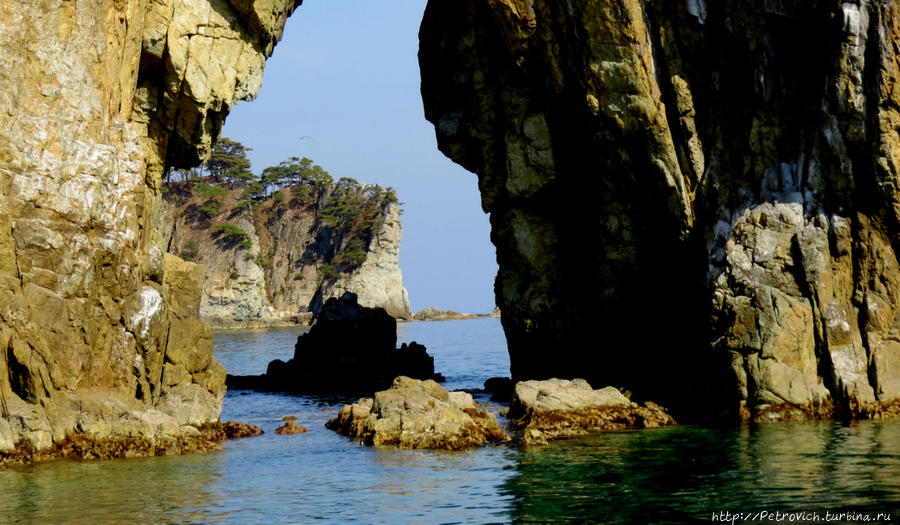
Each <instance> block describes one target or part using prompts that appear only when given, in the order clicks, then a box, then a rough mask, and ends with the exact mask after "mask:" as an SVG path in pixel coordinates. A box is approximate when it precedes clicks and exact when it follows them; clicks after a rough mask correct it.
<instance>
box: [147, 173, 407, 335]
mask: <svg viewBox="0 0 900 525" xmlns="http://www.w3.org/2000/svg"><path fill="white" fill-rule="evenodd" d="M183 188H184V186H183V185H170V186H169V187H168V191H167V192H166V194H165V196H164V198H163V206H162V211H161V219H162V221H161V224H162V229H163V235H164V237H165V239H166V240H165V245H166V246H167V247H168V249H169V251H170V252H173V253H180V254H183V255H184V256H185V257H186V258H187V257H191V258H193V260H195V261H196V262H198V263H199V264H202V265H203V266H205V267H206V283H205V286H204V288H203V297H202V300H201V302H200V319H202V320H203V321H205V322H207V323H208V324H209V325H210V326H212V327H213V328H243V327H248V328H254V327H256V328H258V327H265V326H273V325H289V326H290V325H295V324H297V323H305V322H309V321H310V320H311V319H312V318H313V317H314V315H316V314H318V312H319V310H320V309H321V308H322V305H323V304H324V303H325V301H327V300H328V299H329V298H330V297H335V298H337V297H340V296H341V295H343V294H344V293H345V292H352V293H355V294H356V295H357V297H358V298H359V302H360V304H361V305H363V306H368V307H378V308H384V309H385V311H387V313H388V314H389V315H391V316H392V317H394V318H397V319H409V318H411V317H412V314H411V313H410V306H409V296H408V294H407V291H406V288H405V287H404V286H403V274H402V272H401V271H400V240H401V237H402V234H403V228H402V225H401V223H400V207H399V205H398V204H397V203H387V204H384V205H382V206H381V207H380V211H379V212H378V216H377V218H376V219H375V220H373V225H372V227H371V229H369V230H368V232H366V231H364V232H363V233H362V235H363V238H367V244H366V249H365V259H364V260H363V261H362V262H361V263H360V264H359V265H358V266H356V267H354V268H353V269H352V270H350V271H349V272H347V273H341V274H339V275H338V276H337V277H328V276H325V275H324V274H323V266H324V262H325V260H326V259H327V258H328V257H331V260H333V259H334V252H335V251H336V250H338V249H340V247H341V246H342V245H343V244H344V243H345V238H344V237H345V236H344V234H342V233H341V232H338V231H336V230H335V229H334V228H333V227H331V226H330V225H329V224H327V223H325V222H323V221H322V220H321V219H320V218H319V216H318V215H317V213H318V212H317V209H318V208H317V207H316V206H304V205H302V204H299V203H293V202H292V203H290V204H288V205H286V206H277V207H276V206H273V204H272V202H271V201H270V202H265V203H263V204H262V206H261V209H260V210H258V211H257V212H255V214H253V213H251V212H247V211H238V212H235V211H233V210H230V209H229V210H227V211H226V210H225V209H223V210H222V211H221V213H220V215H219V216H218V218H217V219H216V221H209V220H205V219H204V218H202V216H201V215H200V214H199V213H198V212H197V206H198V204H199V203H201V202H202V199H198V198H197V197H196V196H193V195H191V194H190V193H189V192H188V193H187V194H185V192H183V191H182V190H183ZM242 192H243V190H242V189H235V190H230V191H229V194H228V196H227V197H226V200H225V202H226V203H229V204H230V203H234V202H236V201H239V200H240V199H241V198H242V197H241V193H242ZM229 204H226V205H225V207H226V208H227V206H228V205H229ZM220 220H221V221H226V220H227V221H228V222H229V223H231V224H234V225H236V226H237V227H239V228H241V229H242V230H243V231H245V232H247V235H248V241H249V244H250V245H249V247H247V248H245V247H242V246H240V245H238V244H237V243H229V242H223V240H222V239H221V236H219V235H217V232H216V229H215V228H216V226H217V224H216V222H217V221H220ZM351 233H354V234H355V233H358V232H356V231H355V230H353V231H351ZM188 246H193V247H194V248H195V249H196V250H195V251H194V252H193V253H191V252H190V251H188V250H187V249H186V247H188Z"/></svg>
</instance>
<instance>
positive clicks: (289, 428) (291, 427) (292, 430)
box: [275, 421, 309, 436]
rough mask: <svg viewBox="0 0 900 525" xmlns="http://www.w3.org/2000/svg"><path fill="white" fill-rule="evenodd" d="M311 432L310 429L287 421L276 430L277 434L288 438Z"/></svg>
mask: <svg viewBox="0 0 900 525" xmlns="http://www.w3.org/2000/svg"><path fill="white" fill-rule="evenodd" d="M307 432H309V429H308V428H306V427H304V426H301V425H298V424H297V423H294V422H293V421H286V422H285V423H284V424H283V425H281V426H280V427H278V428H276V429H275V433H276V434H282V435H286V436H290V435H294V434H305V433H307Z"/></svg>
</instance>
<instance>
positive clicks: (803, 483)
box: [0, 319, 900, 524]
mask: <svg viewBox="0 0 900 525" xmlns="http://www.w3.org/2000/svg"><path fill="white" fill-rule="evenodd" d="M298 333H299V331H297V330H268V331H262V330H257V331H243V332H232V333H217V334H216V336H215V337H216V353H217V355H218V356H219V358H220V359H221V360H222V362H223V363H225V365H226V366H227V367H228V369H229V371H230V372H232V373H236V374H251V373H261V372H263V371H264V370H265V366H266V364H267V363H268V361H269V360H270V359H274V358H282V359H286V358H289V357H290V356H291V355H292V354H293V345H294V342H295V341H296V337H297V335H298ZM399 338H400V341H413V340H415V341H418V342H421V343H423V344H425V345H426V346H428V350H429V352H430V353H431V354H432V355H434V356H435V364H436V368H437V369H438V370H439V371H441V372H442V373H443V374H444V375H445V376H447V379H448V381H447V384H446V386H448V387H449V388H451V389H453V388H478V387H480V386H481V384H482V382H483V381H484V380H485V379H486V378H488V377H491V376H499V375H508V367H509V363H508V358H507V355H506V351H505V348H504V340H503V335H502V330H501V328H500V324H499V322H498V321H497V320H496V319H477V320H467V321H445V322H436V323H411V324H406V325H401V328H400V334H399ZM339 402H340V400H337V399H323V398H316V397H309V396H288V395H280V394H262V393H248V392H237V391H235V392H229V393H228V395H227V397H226V399H225V407H224V413H223V419H234V420H238V421H245V422H250V423H255V424H257V425H260V426H262V427H263V428H264V429H265V431H266V434H264V435H263V436H260V437H257V438H250V439H244V440H237V441H232V442H229V443H227V444H226V445H225V450H224V451H222V452H218V453H212V454H205V455H195V456H185V457H171V458H146V459H132V460H116V461H104V462H76V461H57V462H52V463H45V464H38V465H31V466H27V467H20V468H14V469H10V470H6V471H0V522H4V523H85V524H88V523H90V524H94V523H209V522H228V523H261V522H262V523H312V522H333V523H345V522H349V523H353V522H356V523H460V522H463V523H490V522H496V523H505V522H514V521H515V522H605V523H691V522H694V523H709V522H711V521H712V520H711V518H712V514H713V513H714V512H721V511H727V512H731V513H734V512H752V513H756V512H759V511H765V512H772V513H774V512H776V511H781V512H786V511H787V512H797V511H805V512H810V513H813V512H816V513H819V517H820V522H821V523H824V522H825V519H826V512H831V513H835V512H864V513H868V515H871V516H872V517H873V518H875V517H876V515H877V513H878V512H885V513H888V512H889V513H891V521H890V522H891V523H900V514H898V512H900V510H898V509H900V421H896V420H895V421H887V422H860V423H854V424H850V425H845V424H840V423H829V422H824V423H790V424H770V425H761V426H744V427H737V428H724V429H716V428H703V427H693V426H692V427H687V426H686V427H677V428H670V429H655V430H644V431H632V432H614V433H606V434H600V435H597V436H593V437H590V438H585V439H577V440H570V441H564V442H556V443H553V444H551V445H550V446H548V447H545V448H539V449H529V450H517V449H514V448H510V447H489V448H483V449H479V450H473V451H469V452H456V453H446V452H429V451H397V450H391V449H380V448H365V447H360V446H357V445H355V444H353V443H352V442H350V441H349V440H348V439H346V438H344V437H342V436H339V435H337V434H335V433H333V432H331V431H329V430H327V429H325V428H324V427H323V425H324V423H325V421H326V420H327V419H328V418H330V417H331V416H332V415H333V414H334V413H335V411H336V409H337V408H338V407H339V404H338V403H339ZM289 415H293V416H297V417H298V419H299V421H298V422H299V423H300V424H302V425H305V426H306V427H308V428H309V429H310V432H309V433H308V434H303V435H299V436H278V435H275V434H274V433H273V432H272V431H273V430H274V429H275V428H276V427H278V426H279V425H280V424H281V418H282V417H284V416H289ZM811 516H812V515H808V517H811ZM786 522H787V521H786ZM796 522H799V521H796ZM849 522H852V520H850V521H846V520H845V521H830V522H829V523H849ZM882 523H886V521H882Z"/></svg>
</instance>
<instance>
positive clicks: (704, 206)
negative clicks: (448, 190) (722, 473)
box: [419, 0, 900, 419]
mask: <svg viewBox="0 0 900 525" xmlns="http://www.w3.org/2000/svg"><path fill="white" fill-rule="evenodd" d="M897 41H900V16H898V13H897V9H896V8H895V5H894V3H893V2H889V1H882V0H870V1H866V0H863V1H858V2H838V1H823V0H820V1H812V2H795V1H790V0H780V1H768V2H742V1H728V2H717V3H715V4H710V5H706V3H705V2H704V1H703V0H688V1H686V2H662V1H647V2H640V1H637V0H614V1H609V2H592V1H582V0H567V1H566V2H550V1H543V0H487V1H474V0H462V1H456V0H453V1H451V0H431V1H430V2H429V4H428V7H427V8H426V12H425V18H424V20H423V23H422V27H421V30H420V51H419V60H420V66H421V69H422V96H423V100H424V103H425V111H426V117H427V118H428V119H429V120H430V121H431V122H432V123H433V124H434V126H435V132H436V134H437V138H438V144H439V147H440V148H441V150H442V151H443V152H444V153H445V154H446V155H448V156H449V157H450V158H451V159H453V160H455V161H456V162H458V163H460V164H461V165H463V166H464V167H466V168H467V169H469V170H471V171H474V172H476V173H477V174H478V177H479V186H480V189H481V192H482V203H483V207H484V209H485V210H486V211H488V212H490V214H491V224H492V240H493V242H494V244H495V245H496V246H497V257H498V261H499V264H500V272H499V274H498V276H497V280H496V293H497V297H498V305H499V307H500V308H501V309H502V311H503V324H504V328H505V331H506V334H507V338H508V341H509V345H510V355H511V359H512V368H513V375H514V377H515V378H517V379H522V378H531V377H536V378H542V377H552V376H562V377H576V376H578V377H581V376H585V375H587V376H588V377H589V378H590V379H592V380H593V381H595V382H598V384H616V385H621V386H625V387H627V388H630V389H633V390H634V391H635V393H636V394H637V395H638V396H639V397H649V398H654V399H658V400H660V401H662V402H665V403H670V404H672V405H673V406H675V407H680V408H681V409H682V410H684V409H685V408H686V407H689V406H693V407H702V408H701V412H702V414H704V415H709V414H711V413H720V412H721V413H725V414H732V415H735V414H740V415H741V416H743V417H744V418H745V419H746V418H756V419H764V418H801V417H815V416H828V415H832V413H833V412H832V408H833V406H835V405H836V406H837V408H838V409H841V410H842V411H844V412H847V413H850V414H851V415H871V414H872V413H875V412H877V411H878V410H880V409H881V408H884V406H885V405H888V404H891V403H896V401H897V400H898V399H900V317H898V313H900V270H898V262H897V249H898V247H900V222H898V220H900V186H898V173H900V171H898V168H900V135H898V128H900V114H898V111H900V84H898V77H900V63H898V60H900V58H898V53H900V50H898V48H897V46H896V42H897Z"/></svg>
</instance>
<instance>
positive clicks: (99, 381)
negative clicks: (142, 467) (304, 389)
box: [0, 0, 299, 454]
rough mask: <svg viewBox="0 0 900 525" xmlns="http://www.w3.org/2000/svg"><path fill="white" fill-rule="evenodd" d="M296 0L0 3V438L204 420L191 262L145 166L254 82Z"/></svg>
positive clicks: (138, 431)
mask: <svg viewBox="0 0 900 525" xmlns="http://www.w3.org/2000/svg"><path fill="white" fill-rule="evenodd" d="M295 4H299V2H295V1H294V0H271V1H265V2H263V1H253V2H247V1H240V2H238V1H234V2H227V1H224V0H154V1H152V2H150V1H132V2H114V1H111V0H100V1H97V2H49V1H39V2H3V3H2V4H0V56H2V57H3V63H4V66H3V67H2V68H0V83H2V85H3V86H5V87H4V89H3V90H2V94H0V136H2V139H0V451H4V452H8V453H13V454H14V453H15V451H16V450H22V449H28V450H33V451H37V452H42V451H51V450H53V449H54V448H55V447H57V448H58V447H60V446H62V445H64V444H66V443H71V442H72V440H88V441H91V442H97V443H100V442H103V441H112V442H116V441H118V440H120V439H123V438H126V437H127V438H135V436H138V437H141V438H146V439H147V440H148V442H149V443H150V444H151V445H154V443H157V442H161V441H167V440H181V439H186V440H190V439H193V438H197V439H200V438H198V437H197V436H199V435H200V432H199V431H198V426H202V425H203V424H207V423H212V422H215V421H217V420H218V416H219V412H220V407H221V402H222V396H223V394H224V379H225V372H224V370H223V369H222V366H221V365H219V364H218V363H217V362H216V360H215V359H214V358H213V357H212V355H211V349H212V339H211V337H210V332H209V328H208V327H207V326H206V325H205V324H203V323H201V322H200V321H198V320H197V309H198V308H199V306H200V291H201V287H202V277H203V269H202V268H201V267H197V266H196V265H193V264H189V263H186V262H184V261H181V260H180V259H178V258H176V257H172V256H166V255H164V253H165V249H164V246H163V245H162V236H161V234H160V231H159V207H160V198H159V197H160V187H161V184H160V177H161V175H162V174H163V171H164V169H165V167H166V166H167V165H169V166H171V165H175V166H181V165H190V164H193V163H196V162H197V161H198V160H199V159H201V158H203V157H204V155H205V154H206V153H207V152H208V147H209V144H210V141H211V140H212V139H213V138H214V137H215V136H216V135H217V134H218V132H219V130H220V129H221V125H222V122H223V119H224V116H225V114H226V113H227V112H228V110H229V108H230V107H231V105H232V104H233V102H234V101H235V100H237V99H246V98H252V97H253V95H254V94H255V93H256V90H257V89H258V88H259V86H260V82H261V76H262V69H263V64H264V62H265V59H266V57H268V56H269V55H270V54H271V52H272V46H273V45H274V44H275V42H276V41H277V40H278V38H279V37H280V34H281V30H282V27H283V24H284V20H285V18H286V17H287V16H288V14H290V13H291V11H292V10H293V9H294V7H295ZM154 446H155V445H154ZM152 448H153V447H152V446H151V447H144V448H141V450H143V451H144V452H145V453H151V452H147V451H148V450H150V449H152Z"/></svg>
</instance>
